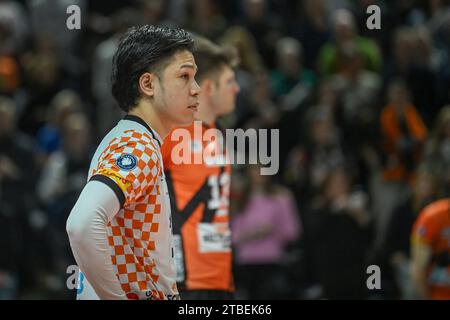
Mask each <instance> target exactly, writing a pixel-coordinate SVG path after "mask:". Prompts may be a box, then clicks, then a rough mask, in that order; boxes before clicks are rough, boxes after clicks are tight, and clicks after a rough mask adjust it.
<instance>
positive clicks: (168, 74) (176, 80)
mask: <svg viewBox="0 0 450 320" xmlns="http://www.w3.org/2000/svg"><path fill="white" fill-rule="evenodd" d="M196 72H197V65H196V64H195V60H194V56H193V55H192V53H191V52H189V51H187V50H184V51H179V52H177V53H175V54H174V56H173V57H172V60H171V61H170V64H169V65H168V66H167V67H166V68H165V69H164V70H163V71H162V75H161V76H160V77H158V80H157V81H156V84H155V91H154V102H155V106H156V107H157V109H158V111H159V113H160V115H161V116H162V119H163V122H165V125H166V126H169V127H175V126H182V125H189V124H191V123H192V121H193V120H194V114H195V112H196V111H197V107H198V94H199V93H200V87H199V85H198V84H197V82H196V81H195V78H194V76H195V74H196Z"/></svg>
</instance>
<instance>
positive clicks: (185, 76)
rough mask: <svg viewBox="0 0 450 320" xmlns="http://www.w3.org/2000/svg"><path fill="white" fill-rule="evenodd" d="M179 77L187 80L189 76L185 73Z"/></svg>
mask: <svg viewBox="0 0 450 320" xmlns="http://www.w3.org/2000/svg"><path fill="white" fill-rule="evenodd" d="M181 77H182V78H183V79H185V80H189V75H188V74H187V73H186V74H183V75H182V76H181Z"/></svg>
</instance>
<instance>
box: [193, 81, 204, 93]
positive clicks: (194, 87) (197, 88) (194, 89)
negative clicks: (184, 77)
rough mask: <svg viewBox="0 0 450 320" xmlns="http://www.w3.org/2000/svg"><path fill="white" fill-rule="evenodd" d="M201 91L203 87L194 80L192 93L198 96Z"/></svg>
mask: <svg viewBox="0 0 450 320" xmlns="http://www.w3.org/2000/svg"><path fill="white" fill-rule="evenodd" d="M201 91H202V89H201V88H200V86H199V85H198V83H197V81H195V80H194V83H193V84H192V88H191V95H193V96H198V95H199V94H200V92H201Z"/></svg>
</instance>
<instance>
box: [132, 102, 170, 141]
mask: <svg viewBox="0 0 450 320" xmlns="http://www.w3.org/2000/svg"><path fill="white" fill-rule="evenodd" d="M128 114H130V115H133V116H136V117H139V118H141V119H142V120H144V121H145V123H147V125H148V126H149V127H150V128H152V129H153V130H155V131H156V133H157V134H158V135H159V136H160V137H161V139H163V140H164V138H165V137H166V136H167V135H168V134H169V132H170V128H167V126H165V125H164V122H163V121H162V119H161V117H160V116H159V115H158V113H157V112H156V110H155V108H153V107H152V106H149V105H148V103H145V102H144V101H142V100H141V101H140V102H139V104H138V105H137V106H136V107H135V108H134V109H133V110H131V111H130V112H128Z"/></svg>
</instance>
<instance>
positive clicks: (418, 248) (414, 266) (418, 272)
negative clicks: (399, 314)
mask: <svg viewBox="0 0 450 320" xmlns="http://www.w3.org/2000/svg"><path fill="white" fill-rule="evenodd" d="M431 257H432V249H431V247H430V246H429V245H428V244H426V243H423V242H419V241H414V242H413V245H412V248H411V277H412V281H413V284H414V287H415V291H416V294H417V298H418V299H429V298H430V294H429V291H428V284H427V268H428V266H429V264H430V261H431Z"/></svg>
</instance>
